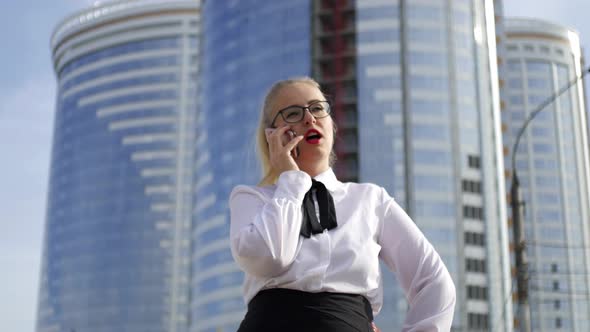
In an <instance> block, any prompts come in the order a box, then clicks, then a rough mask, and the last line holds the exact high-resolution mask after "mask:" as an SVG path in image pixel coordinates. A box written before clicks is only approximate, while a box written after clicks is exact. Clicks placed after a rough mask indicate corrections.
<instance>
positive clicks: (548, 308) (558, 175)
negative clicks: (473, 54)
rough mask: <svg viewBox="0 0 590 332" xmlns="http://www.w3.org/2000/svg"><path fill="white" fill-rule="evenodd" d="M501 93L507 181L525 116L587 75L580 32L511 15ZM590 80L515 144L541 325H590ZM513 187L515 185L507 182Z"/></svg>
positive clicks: (535, 313) (533, 299)
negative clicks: (588, 96)
mask: <svg viewBox="0 0 590 332" xmlns="http://www.w3.org/2000/svg"><path fill="white" fill-rule="evenodd" d="M504 29H505V34H506V39H505V49H506V53H505V60H506V65H507V66H506V71H505V75H506V77H505V78H504V80H503V81H504V88H503V90H502V98H503V102H504V103H505V109H504V112H503V119H502V122H503V125H504V128H505V129H506V130H505V132H504V145H505V150H506V151H507V153H506V162H505V165H506V168H507V172H506V175H507V176H508V178H507V183H509V181H510V176H511V172H512V169H511V162H510V159H509V158H510V157H511V156H512V154H513V153H514V151H511V150H512V147H513V145H514V140H515V137H516V135H517V134H518V132H519V130H520V129H521V127H522V126H523V124H524V121H525V120H526V118H527V117H528V116H529V115H530V114H531V112H533V111H535V110H536V109H538V107H539V106H540V105H541V104H542V103H543V102H544V101H545V100H546V99H547V98H549V97H551V96H552V95H553V94H554V93H556V92H557V91H558V90H560V89H561V88H562V87H564V86H566V85H568V83H570V82H572V81H573V80H575V79H576V77H578V76H580V75H581V71H582V68H581V64H582V59H581V50H580V42H579V37H578V34H577V33H576V32H574V31H572V30H570V29H567V28H565V27H562V26H559V25H556V24H553V23H549V22H545V21H540V20H533V19H507V20H506V21H505V26H504ZM585 110H586V108H585V105H584V97H583V82H582V81H579V82H578V83H577V85H575V86H573V87H572V88H570V89H569V90H568V91H567V92H566V93H564V94H563V95H562V96H561V97H559V98H557V99H556V100H555V101H553V102H552V103H551V104H549V105H548V106H546V107H545V108H544V109H543V110H542V111H541V112H540V113H539V115H538V116H536V117H535V118H534V120H532V121H531V123H530V125H529V126H528V128H527V130H526V131H525V132H524V135H523V136H522V137H521V140H520V143H519V147H518V150H517V151H516V171H517V173H518V177H519V180H520V185H521V190H522V196H523V199H524V204H525V205H524V211H525V215H524V227H525V243H526V246H527V255H528V258H529V264H528V267H529V276H530V280H529V284H528V285H529V303H530V308H531V321H532V330H534V331H555V330H560V331H588V330H590V325H589V324H590V322H589V321H588V317H590V290H589V285H590V282H589V277H590V252H589V249H588V248H589V246H590V238H589V236H588V234H589V225H588V220H589V219H590V203H589V202H590V196H589V195H590V194H589V193H590V187H589V181H590V177H589V174H588V172H589V168H588V134H587V127H586V123H587V122H586V121H587V120H586V111H585ZM507 189H509V187H508V186H507Z"/></svg>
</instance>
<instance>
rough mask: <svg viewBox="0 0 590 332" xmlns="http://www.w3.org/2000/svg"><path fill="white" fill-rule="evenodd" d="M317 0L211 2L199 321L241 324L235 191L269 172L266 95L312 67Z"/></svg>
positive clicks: (229, 326)
mask: <svg viewBox="0 0 590 332" xmlns="http://www.w3.org/2000/svg"><path fill="white" fill-rule="evenodd" d="M310 6H311V4H310V1H309V0H288V1H285V0H280V1H268V2H262V3H261V2H260V1H255V0H244V1H206V2H204V3H203V25H202V26H203V43H202V51H203V58H202V76H201V80H202V106H201V107H202V109H204V110H207V111H206V112H202V113H201V114H200V116H199V120H198V125H197V127H198V134H197V135H198V137H197V146H196V149H197V155H198V157H197V159H196V163H195V173H194V174H195V188H194V192H195V198H194V199H195V201H194V202H195V208H194V214H193V218H194V222H193V225H194V230H193V232H192V240H193V255H192V265H193V266H192V269H193V275H192V281H191V289H192V303H191V321H192V322H193V325H192V327H191V331H192V332H197V331H207V332H209V331H213V332H215V331H226V332H227V331H235V330H236V329H237V326H238V324H239V322H240V321H241V320H242V318H243V317H244V313H245V305H244V302H243V299H242V293H241V283H242V279H243V274H242V272H241V271H240V270H239V268H238V267H237V265H236V264H235V263H234V261H233V259H232V256H231V252H230V249H229V242H228V238H229V215H228V208H227V207H228V202H227V200H228V197H229V194H230V191H231V189H232V188H233V187H234V186H235V185H237V184H240V183H247V184H256V183H258V181H259V180H260V179H261V176H260V174H261V173H260V171H259V167H258V162H257V158H256V152H255V149H254V146H255V145H256V141H255V140H254V133H255V130H256V126H257V122H258V116H259V113H260V108H261V106H262V99H263V98H264V94H265V92H266V89H268V88H269V87H270V85H271V84H272V83H273V82H274V81H276V80H278V79H284V78H288V77H291V76H295V75H310V70H311V64H310V63H311V60H310V49H311V45H310V38H311V36H310V32H311V25H310V20H311V17H310V14H309V9H310Z"/></svg>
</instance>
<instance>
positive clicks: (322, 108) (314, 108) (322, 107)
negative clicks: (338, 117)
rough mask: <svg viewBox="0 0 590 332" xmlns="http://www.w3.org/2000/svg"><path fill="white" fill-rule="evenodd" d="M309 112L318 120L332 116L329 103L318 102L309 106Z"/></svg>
mask: <svg viewBox="0 0 590 332" xmlns="http://www.w3.org/2000/svg"><path fill="white" fill-rule="evenodd" d="M309 111H310V112H311V114H313V116H314V117H316V118H323V117H326V116H328V115H330V104H329V103H328V102H327V101H318V102H315V103H313V104H311V105H309Z"/></svg>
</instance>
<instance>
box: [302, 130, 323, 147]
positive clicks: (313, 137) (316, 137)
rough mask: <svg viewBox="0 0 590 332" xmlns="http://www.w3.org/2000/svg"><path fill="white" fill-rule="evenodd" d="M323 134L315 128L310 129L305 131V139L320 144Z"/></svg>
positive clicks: (310, 142)
mask: <svg viewBox="0 0 590 332" xmlns="http://www.w3.org/2000/svg"><path fill="white" fill-rule="evenodd" d="M321 138H322V134H320V132H319V131H317V130H315V129H310V130H308V131H307V132H306V133H305V141H306V142H307V143H309V144H319V143H320V139H321Z"/></svg>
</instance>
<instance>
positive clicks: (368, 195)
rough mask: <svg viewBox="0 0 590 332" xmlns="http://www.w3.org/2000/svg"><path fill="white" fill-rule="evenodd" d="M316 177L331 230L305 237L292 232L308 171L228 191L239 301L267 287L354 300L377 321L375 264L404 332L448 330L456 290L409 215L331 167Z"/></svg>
mask: <svg viewBox="0 0 590 332" xmlns="http://www.w3.org/2000/svg"><path fill="white" fill-rule="evenodd" d="M315 179H316V180H317V181H320V182H322V183H323V184H324V185H325V186H326V188H327V189H328V190H329V191H330V193H331V195H332V197H333V199H334V205H335V207H336V217H337V221H338V227H336V228H334V229H332V230H324V232H323V233H320V234H315V235H312V236H311V237H310V238H305V237H303V236H300V234H299V231H300V229H301V220H302V207H301V204H302V202H303V197H304V196H305V193H306V192H307V191H308V190H309V189H310V188H311V177H310V176H309V175H308V174H307V173H305V172H302V171H287V172H283V173H282V174H281V175H280V176H279V178H278V180H277V183H276V185H272V186H266V187H254V186H243V185H240V186H237V187H236V188H234V190H233V191H232V193H231V196H230V210H231V228H230V242H231V250H232V254H233V257H234V259H235V260H236V262H237V263H238V265H239V266H240V267H241V268H242V269H243V270H244V272H245V273H246V276H245V280H244V289H243V291H244V299H245V301H246V302H249V301H250V300H251V299H252V298H253V297H254V296H255V295H256V294H257V293H258V292H259V291H260V290H262V289H267V288H289V289H296V290H302V291H307V292H339V293H349V294H361V295H364V296H365V297H366V298H367V299H368V300H369V302H370V303H371V305H372V308H373V313H374V314H375V315H376V314H377V313H379V311H380V310H381V307H382V304H383V284H382V280H381V271H380V268H379V258H380V259H381V260H382V261H383V262H384V263H385V264H386V265H387V266H388V267H389V268H390V269H391V270H392V271H393V272H394V273H395V274H396V276H397V278H398V281H399V283H400V285H401V286H402V287H403V289H404V291H405V294H406V297H407V300H408V304H409V309H408V312H407V314H406V320H405V323H404V327H403V331H449V330H450V328H451V323H452V320H453V312H454V308H455V297H456V295H455V286H454V284H453V281H452V279H451V276H450V275H449V272H448V271H447V269H446V267H445V265H444V263H443V262H442V260H441V258H440V256H439V255H438V253H437V252H436V251H435V250H434V248H433V247H432V245H431V244H430V243H429V242H428V240H427V239H426V238H425V237H424V235H423V234H422V233H421V232H420V230H419V229H418V227H416V225H415V224H414V222H413V221H412V220H411V219H410V217H409V216H408V215H407V214H406V213H405V212H404V211H403V210H402V208H401V207H400V206H399V205H398V204H397V203H396V202H395V201H394V199H393V198H391V197H390V196H389V195H388V194H387V192H386V191H385V189H383V188H381V187H379V186H376V185H373V184H365V183H363V184H359V183H342V182H340V181H338V180H337V179H336V176H335V175H334V172H332V170H331V169H328V170H327V171H325V172H323V173H322V174H319V175H318V176H316V177H315Z"/></svg>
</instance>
